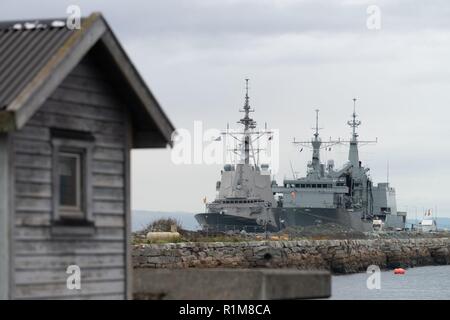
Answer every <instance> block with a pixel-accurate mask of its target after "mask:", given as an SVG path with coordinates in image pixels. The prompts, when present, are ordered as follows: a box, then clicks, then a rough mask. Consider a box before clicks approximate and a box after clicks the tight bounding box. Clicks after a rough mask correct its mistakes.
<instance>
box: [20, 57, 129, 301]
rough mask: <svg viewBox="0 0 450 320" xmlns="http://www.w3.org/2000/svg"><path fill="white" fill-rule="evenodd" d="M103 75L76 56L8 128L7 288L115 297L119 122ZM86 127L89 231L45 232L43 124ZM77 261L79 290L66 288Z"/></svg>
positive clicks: (46, 140)
mask: <svg viewBox="0 0 450 320" xmlns="http://www.w3.org/2000/svg"><path fill="white" fill-rule="evenodd" d="M116 92H117V90H116V89H115V88H114V87H113V86H112V84H111V83H110V79H109V78H108V76H107V75H106V74H104V73H102V71H101V70H100V69H99V68H98V67H97V66H96V65H95V61H93V60H92V59H91V58H84V59H83V61H82V63H80V64H79V65H78V66H77V67H76V68H75V69H74V70H73V71H72V72H71V73H70V75H69V76H68V77H67V78H66V79H65V80H64V81H63V82H62V84H61V85H60V86H59V87H58V88H57V89H56V91H55V92H54V93H53V94H52V95H51V97H50V98H49V99H48V100H47V101H46V102H45V103H44V105H43V106H42V107H41V108H40V109H39V111H38V112H37V113H36V114H35V115H34V116H33V117H32V119H31V120H30V121H29V122H28V123H27V124H26V125H25V127H24V128H23V129H21V130H19V131H18V132H15V133H14V139H13V141H14V149H15V153H14V157H15V197H16V201H15V230H14V243H15V246H14V251H15V254H14V266H15V286H14V290H13V295H14V297H15V298H17V299H22V298H31V297H32V298H37V297H41V298H68V297H74V298H83V299H85V298H93V299H123V298H125V288H126V250H125V248H126V245H125V243H126V239H125V238H126V227H127V226H126V210H127V202H126V199H125V198H126V195H127V187H126V182H127V178H128V177H127V176H126V175H127V174H128V173H127V163H126V160H127V152H129V150H127V144H126V135H127V132H128V131H127V128H126V127H127V125H126V118H127V115H126V111H125V108H124V104H123V103H122V102H120V101H121V100H120V99H118V97H117V96H115V95H116ZM51 127H53V128H62V129H72V130H82V131H89V132H92V133H93V135H94V136H95V147H94V153H93V164H92V170H93V179H92V183H93V187H92V190H93V194H92V196H93V216H94V220H95V227H96V232H95V234H94V235H91V236H89V235H84V236H81V235H77V236H70V235H68V236H63V237H61V236H58V237H56V236H55V235H52V233H51V228H50V227H51V217H52V188H51V181H52V180H51V179H52V177H51V173H52V169H51V168H52V158H51V152H52V148H51V141H50V128H51ZM71 264H76V265H78V266H80V268H81V276H82V277H81V279H82V281H81V290H68V289H67V288H66V279H67V276H68V275H67V274H66V273H65V272H66V268H67V266H68V265H71Z"/></svg>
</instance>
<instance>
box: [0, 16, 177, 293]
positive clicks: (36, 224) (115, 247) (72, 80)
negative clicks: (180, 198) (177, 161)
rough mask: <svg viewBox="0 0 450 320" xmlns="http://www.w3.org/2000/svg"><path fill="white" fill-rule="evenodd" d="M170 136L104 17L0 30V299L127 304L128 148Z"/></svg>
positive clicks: (161, 143) (154, 144)
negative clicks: (122, 301) (76, 281)
mask: <svg viewBox="0 0 450 320" xmlns="http://www.w3.org/2000/svg"><path fill="white" fill-rule="evenodd" d="M173 131H174V127H173V126H172V124H171V122H170V121H169V119H168V118H167V116H166V115H165V114H164V112H163V110H162V109H161V107H160V105H159V104H158V102H157V101H156V100H155V98H154V96H153V95H152V93H151V91H150V90H149V88H148V87H147V86H146V84H145V82H144V81H143V80H142V78H141V77H140V75H139V74H138V72H137V71H136V69H135V67H134V66H133V64H132V63H131V61H130V60H129V58H128V56H127V55H126V53H125V51H124V50H123V48H122V47H121V45H120V43H119V42H118V40H117V38H116V37H115V36H114V34H113V32H112V31H111V29H110V27H109V26H108V24H107V22H106V21H105V19H104V18H103V17H102V15H101V14H98V13H94V14H91V15H90V16H89V17H87V18H84V19H82V20H81V29H78V30H77V29H75V30H70V29H69V28H68V27H67V26H66V24H65V20H61V21H56V20H38V21H35V20H33V21H32V22H31V23H27V22H26V21H10V22H0V298H1V299H66V298H76V299H126V298H130V297H131V295H132V292H131V291H132V289H131V283H132V281H131V261H130V259H131V254H130V250H131V248H130V240H131V235H130V232H131V231H130V226H131V224H130V219H131V213H130V150H131V149H132V148H165V147H167V145H168V144H170V141H171V134H172V132H173ZM149 165H150V164H149ZM149 183H154V182H152V181H149ZM149 197H151V195H149ZM69 266H76V268H77V267H78V268H79V276H80V277H79V278H80V281H79V284H80V288H79V289H78V288H76V286H75V288H74V286H69V285H68V282H69V281H68V280H70V281H72V280H73V279H69V277H70V276H72V275H75V273H76V271H73V269H70V268H69ZM68 268H69V270H68ZM67 272H69V273H67ZM69 287H70V288H69Z"/></svg>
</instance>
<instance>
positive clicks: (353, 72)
mask: <svg viewBox="0 0 450 320" xmlns="http://www.w3.org/2000/svg"><path fill="white" fill-rule="evenodd" d="M77 3H78V4H80V6H81V8H82V12H83V13H84V14H85V15H87V14H89V13H90V12H92V11H102V12H103V13H104V15H105V17H106V18H107V20H108V22H109V23H110V25H111V26H112V28H113V29H114V31H115V32H116V34H117V36H118V38H119V39H120V41H121V42H122V44H123V45H124V47H125V49H126V51H127V52H128V53H129V54H130V56H131V58H132V60H133V61H134V63H135V64H136V66H137V68H138V69H139V70H140V72H141V73H142V75H143V76H144V78H145V79H146V81H147V82H148V84H149V86H150V87H151V89H152V90H153V92H154V93H155V95H156V96H157V97H158V99H159V101H160V102H161V104H162V105H163V107H164V109H165V110H166V111H167V113H168V114H169V116H170V117H171V118H172V120H173V121H174V123H175V124H176V125H177V126H179V127H185V128H192V122H193V121H194V120H203V121H204V122H205V127H214V128H223V127H224V126H225V125H226V123H227V122H230V123H235V121H236V118H237V117H238V115H239V114H238V113H237V109H238V108H239V107H240V106H241V104H242V101H243V97H242V95H243V79H244V78H245V77H250V78H251V102H252V104H253V106H254V107H255V108H256V110H257V113H256V114H255V118H256V119H257V120H258V121H259V122H260V123H261V124H262V123H264V122H268V123H269V125H270V126H271V127H273V128H281V146H280V149H281V168H280V173H279V174H278V175H277V177H276V178H277V179H278V181H280V180H281V179H282V178H283V176H285V175H286V176H288V175H290V165H289V160H292V161H293V164H294V166H295V168H296V170H299V171H302V172H303V171H304V170H305V164H306V162H307V161H308V160H309V159H310V154H309V153H307V152H303V153H302V154H298V153H297V152H296V150H295V149H293V147H292V146H291V145H290V143H289V142H290V141H291V140H292V137H293V136H296V137H297V138H303V139H307V138H308V137H310V135H311V130H310V128H311V126H312V123H313V121H314V119H313V114H314V113H313V109H315V108H320V109H321V122H322V123H323V127H325V129H324V130H323V137H324V138H325V137H326V138H328V137H329V136H333V137H338V136H340V137H348V135H349V129H348V128H347V126H346V124H345V123H346V120H347V119H348V117H349V115H350V113H351V99H352V98H353V97H354V96H357V97H358V98H359V102H358V113H360V115H361V119H362V121H363V125H362V126H361V128H360V132H361V137H362V138H363V139H372V138H375V137H378V138H379V143H378V144H377V145H376V146H371V147H364V148H362V149H361V157H362V159H363V161H365V162H367V163H368V164H369V165H370V167H371V169H372V170H371V171H372V174H373V177H374V178H375V180H376V181H382V180H384V179H385V177H386V162H387V161H388V160H389V162H390V166H391V178H390V179H391V182H392V183H393V185H394V186H395V187H396V188H397V192H398V194H399V199H398V201H399V207H401V208H405V207H406V206H409V207H411V206H414V205H415V206H418V207H427V206H430V207H432V206H435V205H437V206H438V207H439V208H440V212H441V213H443V214H447V215H450V201H449V200H447V197H446V194H445V193H444V192H446V191H445V190H446V181H447V180H448V178H449V177H450V176H449V175H450V172H449V171H448V169H447V163H448V160H450V159H449V155H450V152H449V151H448V150H447V149H448V148H447V142H446V141H445V139H446V137H448V136H450V129H449V127H448V125H447V121H446V119H447V118H448V117H449V116H450V112H449V111H448V105H449V103H450V88H449V86H450V81H449V74H450V62H449V60H448V57H449V56H450V41H449V40H450V19H448V17H449V16H450V2H448V1H446V0H435V1H419V0H410V1H406V0H399V1H392V0H382V1H380V0H370V1H364V0H343V1H326V0H306V1H296V0H278V1H275V0H273V1H269V0H241V1H238V0H220V1H211V0H204V1H200V0H154V1H135V0H129V1H126V2H124V1H118V0H113V1H111V0H109V1H72V0H69V1H49V0H42V1H39V2H36V1H21V2H20V5H19V4H18V2H17V1H12V0H3V1H2V2H1V3H0V19H1V20H11V19H22V18H25V19H28V18H36V17H44V18H47V17H61V16H64V15H65V8H66V7H67V5H68V4H77ZM372 4H375V5H378V6H379V7H380V9H381V19H382V20H381V27H382V28H381V30H379V31H371V30H368V29H367V28H366V18H367V13H366V9H367V7H368V6H369V5H372ZM323 157H324V159H325V158H328V157H333V158H335V159H336V161H337V163H338V164H342V163H343V162H344V161H345V159H346V149H345V148H344V147H340V148H335V149H333V151H332V152H331V153H329V154H324V155H323ZM219 172H220V167H219V166H175V165H173V164H171V163H170V151H168V150H159V151H155V150H149V151H136V152H133V207H135V208H140V209H155V210H164V209H165V210H181V211H189V210H191V211H200V210H202V209H203V205H202V202H201V199H202V198H203V196H205V195H207V196H208V198H209V199H210V198H212V197H214V183H215V180H216V179H218V178H219ZM173 177H177V181H179V185H178V188H177V190H176V192H177V199H178V201H176V202H174V201H169V200H168V199H169V198H170V199H172V198H173V194H172V191H170V192H169V191H168V190H172V187H173V181H174V180H173ZM155 181H158V183H154V182H155ZM169 193H170V194H169Z"/></svg>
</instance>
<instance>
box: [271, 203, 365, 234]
mask: <svg viewBox="0 0 450 320" xmlns="http://www.w3.org/2000/svg"><path fill="white" fill-rule="evenodd" d="M276 210H277V211H278V213H277V216H278V217H279V221H280V222H279V225H280V228H281V229H283V228H286V227H298V226H300V227H307V226H315V225H320V224H326V223H334V224H338V225H342V226H344V227H347V228H352V229H353V230H355V231H360V232H367V231H372V221H371V220H364V219H362V217H363V214H362V212H361V211H347V210H346V209H343V208H277V209H276Z"/></svg>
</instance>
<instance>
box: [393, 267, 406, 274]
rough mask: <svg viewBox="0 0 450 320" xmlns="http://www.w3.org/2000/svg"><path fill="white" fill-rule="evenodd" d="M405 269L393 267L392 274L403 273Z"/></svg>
mask: <svg viewBox="0 0 450 320" xmlns="http://www.w3.org/2000/svg"><path fill="white" fill-rule="evenodd" d="M405 272H406V271H405V269H403V268H395V269H394V274H405Z"/></svg>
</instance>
